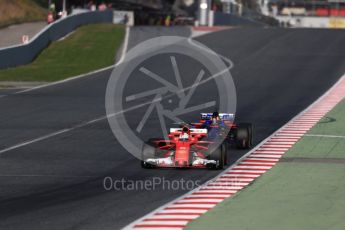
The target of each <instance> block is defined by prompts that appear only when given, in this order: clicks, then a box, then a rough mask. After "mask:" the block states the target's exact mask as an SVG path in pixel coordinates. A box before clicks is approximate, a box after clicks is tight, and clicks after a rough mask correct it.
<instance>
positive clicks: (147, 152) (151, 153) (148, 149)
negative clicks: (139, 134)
mask: <svg viewBox="0 0 345 230" xmlns="http://www.w3.org/2000/svg"><path fill="white" fill-rule="evenodd" d="M149 158H155V148H154V147H152V146H150V145H146V144H144V146H143V149H142V151H141V167H142V168H145V169H151V168H154V167H155V166H154V165H151V164H149V163H147V162H145V161H146V160H147V159H149Z"/></svg>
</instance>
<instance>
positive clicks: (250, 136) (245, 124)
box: [241, 123, 254, 147]
mask: <svg viewBox="0 0 345 230" xmlns="http://www.w3.org/2000/svg"><path fill="white" fill-rule="evenodd" d="M241 126H243V127H247V129H248V135H249V147H252V146H253V130H254V129H253V124H251V123H241Z"/></svg>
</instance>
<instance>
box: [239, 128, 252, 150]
mask: <svg viewBox="0 0 345 230" xmlns="http://www.w3.org/2000/svg"><path fill="white" fill-rule="evenodd" d="M249 131H250V130H249V127H248V125H246V124H243V125H242V124H239V125H238V127H237V131H236V147H237V148H238V149H248V148H250V146H251V144H250V141H251V140H250V139H251V138H250V134H249Z"/></svg>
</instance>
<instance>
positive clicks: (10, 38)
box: [0, 22, 47, 48]
mask: <svg viewBox="0 0 345 230" xmlns="http://www.w3.org/2000/svg"><path fill="white" fill-rule="evenodd" d="M45 26H47V23H46V22H29V23H23V24H18V25H12V26H9V27H6V28H4V29H1V30H0V48H3V47H6V46H12V45H17V44H22V36H23V35H28V36H29V38H30V39H31V38H33V37H34V36H35V35H36V34H37V33H38V32H40V31H41V30H42V29H43V28H44V27H45Z"/></svg>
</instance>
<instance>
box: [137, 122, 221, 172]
mask: <svg viewBox="0 0 345 230" xmlns="http://www.w3.org/2000/svg"><path fill="white" fill-rule="evenodd" d="M207 132H208V131H207V129H197V128H190V127H189V126H187V125H185V126H183V127H181V128H171V129H170V134H169V139H168V140H163V139H150V140H149V141H148V142H147V143H146V144H144V146H143V149H142V161H141V165H142V167H143V168H157V167H159V168H171V167H173V168H210V169H222V168H223V167H224V165H225V164H226V163H227V162H226V161H227V159H226V151H227V146H226V144H225V143H217V142H215V141H209V140H207Z"/></svg>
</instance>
